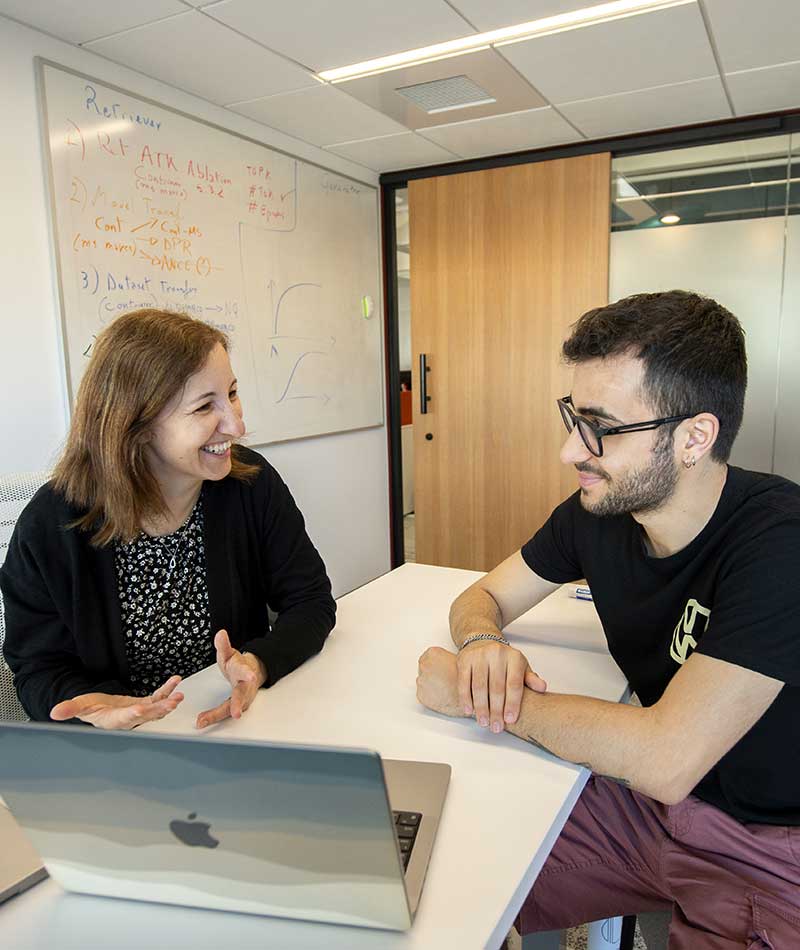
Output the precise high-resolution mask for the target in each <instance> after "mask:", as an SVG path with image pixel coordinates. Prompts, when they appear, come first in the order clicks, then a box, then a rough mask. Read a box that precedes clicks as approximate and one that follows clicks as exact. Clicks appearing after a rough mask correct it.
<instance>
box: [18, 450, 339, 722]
mask: <svg viewBox="0 0 800 950" xmlns="http://www.w3.org/2000/svg"><path fill="white" fill-rule="evenodd" d="M237 453H238V456H239V458H241V459H242V460H243V461H246V462H249V463H250V464H255V465H257V466H258V467H259V469H260V472H259V474H258V475H257V476H256V477H255V478H254V479H253V480H252V481H250V482H243V481H238V480H236V479H234V478H232V477H230V476H228V477H227V478H224V479H222V481H219V482H204V483H203V489H202V504H203V519H204V543H205V558H206V574H207V582H208V600H209V609H210V612H211V633H212V635H213V634H214V633H215V632H216V631H217V630H219V629H222V628H224V629H225V630H227V631H228V634H229V636H230V639H231V643H232V644H233V645H234V646H235V647H236V648H237V649H240V650H247V651H249V652H250V653H254V654H256V655H257V656H259V657H260V658H261V659H262V660H263V661H264V663H265V665H266V668H267V673H268V680H267V685H272V684H273V683H275V682H276V681H277V680H279V679H280V678H281V677H282V676H285V675H286V674H287V673H290V672H291V671H292V670H293V669H295V668H296V667H298V666H299V665H300V664H301V663H303V662H304V661H305V660H307V659H308V657H310V656H312V655H313V654H315V653H318V652H319V651H320V650H321V649H322V646H323V644H324V642H325V639H326V637H327V636H328V634H329V633H330V631H331V629H332V628H333V625H334V619H335V614H336V604H335V602H334V600H333V597H332V596H331V584H330V581H329V580H328V576H327V574H326V572H325V565H324V564H323V563H322V558H321V557H320V556H319V554H318V552H317V550H316V548H315V547H314V545H313V544H312V543H311V540H310V538H309V537H308V535H307V534H306V530H305V524H304V522H303V516H302V515H301V514H300V511H299V510H298V508H297V505H296V504H295V502H294V499H293V498H292V496H291V494H290V493H289V489H288V488H287V487H286V485H285V484H284V482H283V481H282V479H281V477H280V476H279V475H278V473H277V472H276V471H275V469H273V468H272V466H271V465H269V464H268V463H267V462H266V461H265V460H264V459H263V458H262V457H261V456H260V455H258V454H256V453H255V452H252V451H250V450H249V449H244V448H242V447H241V446H239V447H237ZM80 514H81V513H80V511H78V510H77V509H75V508H72V507H71V506H69V505H68V504H67V503H66V501H65V500H64V498H63V497H62V496H60V495H59V494H57V493H56V492H55V491H54V490H53V488H52V487H51V486H50V485H49V484H48V485H45V486H44V487H43V488H41V489H40V490H39V491H38V492H37V494H36V495H35V496H34V498H33V499H32V500H31V502H30V504H29V505H28V506H27V507H26V508H25V510H24V511H23V512H22V514H21V515H20V518H19V520H18V522H17V526H16V529H15V531H14V535H13V537H12V539H11V543H10V546H9V549H8V554H7V556H6V560H5V563H4V564H3V566H2V568H0V590H2V594H3V602H4V605H5V625H6V636H5V643H4V645H3V652H4V654H5V659H6V662H7V663H8V665H9V667H10V668H11V671H12V673H13V674H14V683H15V686H16V689H17V694H18V696H19V698H20V701H21V703H22V705H23V706H24V708H25V710H26V711H27V713H28V715H29V716H30V717H31V718H32V719H38V720H47V719H49V714H50V710H51V709H52V708H53V706H55V705H56V703H59V702H61V701H62V700H64V699H71V698H72V697H74V696H78V695H80V694H81V693H90V692H102V693H115V694H122V695H130V684H129V670H128V660H127V656H126V652H125V641H124V638H123V632H122V618H121V611H120V603H119V595H118V587H117V576H116V569H115V565H114V550H113V545H108V546H106V547H104V548H96V547H92V546H91V545H90V544H89V537H90V534H89V533H88V532H85V531H80V530H78V529H76V528H69V527H68V525H69V524H70V522H73V521H75V519H76V518H77V517H79V516H80ZM268 609H269V610H271V611H272V613H273V615H274V614H277V619H275V620H274V622H273V623H272V626H271V628H270V621H269V614H268Z"/></svg>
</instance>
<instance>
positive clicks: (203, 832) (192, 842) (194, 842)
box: [169, 811, 219, 848]
mask: <svg viewBox="0 0 800 950" xmlns="http://www.w3.org/2000/svg"><path fill="white" fill-rule="evenodd" d="M188 818H189V820H188V821H179V820H178V819H177V818H175V819H173V820H172V821H171V822H170V823H169V830H170V831H171V832H172V833H173V834H174V835H175V837H176V838H177V839H178V841H180V842H181V844H188V845H189V847H190V848H216V847H217V845H218V844H219V841H218V840H217V838H215V837H214V836H213V835H210V834H209V829H210V828H211V825H210V824H208V822H206V821H195V820H194V819H195V818H197V812H194V811H193V812H192V813H191V814H190V815H189V816H188Z"/></svg>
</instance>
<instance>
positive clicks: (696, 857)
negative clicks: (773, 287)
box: [417, 291, 800, 950]
mask: <svg viewBox="0 0 800 950" xmlns="http://www.w3.org/2000/svg"><path fill="white" fill-rule="evenodd" d="M563 355H564V358H565V359H566V361H567V362H568V363H570V364H571V365H572V366H573V367H574V378H573V384H572V392H571V393H570V395H568V396H565V397H563V398H562V399H559V400H558V408H559V411H560V412H561V416H562V419H563V421H564V424H565V427H566V429H567V432H568V433H569V435H568V437H567V439H566V441H565V443H564V446H563V448H562V450H561V461H562V462H563V463H564V464H567V465H572V466H574V468H575V470H576V472H577V476H578V483H579V490H578V491H577V492H576V493H575V494H574V495H572V496H571V497H570V498H568V499H567V500H566V501H565V502H563V503H562V504H561V505H559V506H558V508H556V509H555V511H554V512H553V514H552V515H551V516H550V518H549V519H548V521H547V522H546V523H545V524H544V525H543V526H542V527H541V528H540V529H539V531H537V533H536V534H535V535H534V536H533V537H532V538H531V540H530V541H528V542H527V543H526V544H525V545H524V546H523V548H522V550H521V551H518V552H517V553H515V554H513V555H512V556H511V557H509V558H508V559H507V560H506V561H504V562H503V563H502V564H500V565H499V566H498V567H496V568H495V569H494V570H493V571H491V572H490V573H489V574H487V575H486V576H485V577H483V578H481V580H479V581H478V582H476V583H475V584H474V585H473V586H472V587H470V588H469V589H468V590H466V591H465V592H464V593H463V594H462V595H461V596H460V597H459V598H458V599H457V600H456V601H455V602H454V604H453V606H452V608H451V611H450V628H451V633H452V637H453V642H454V644H455V646H456V647H457V649H458V653H457V654H453V653H450V652H448V651H446V650H442V649H440V648H436V647H434V648H431V649H430V650H428V651H426V653H425V654H423V656H422V657H421V658H420V673H419V678H418V681H417V683H418V688H417V695H418V697H419V699H420V701H421V702H422V703H424V704H425V705H426V706H429V707H430V708H431V709H434V710H436V711H438V712H442V713H446V714H448V715H453V716H474V717H475V719H476V720H477V721H478V723H479V725H481V726H483V727H484V728H487V729H491V730H492V731H493V732H496V733H497V732H502V731H503V730H504V729H505V730H507V731H510V732H512V733H514V734H515V735H517V736H519V737H520V738H522V739H525V740H527V741H528V742H530V743H531V744H532V745H533V746H535V747H536V748H538V749H543V750H545V751H546V752H548V753H551V754H553V755H555V756H558V757H559V758H562V759H565V760H568V761H570V762H575V763H579V764H581V765H583V766H585V767H586V768H588V769H591V771H592V773H593V774H592V776H591V778H590V779H589V782H588V783H587V785H586V787H585V789H584V792H583V794H582V795H581V798H580V800H579V802H578V804H577V805H576V807H575V809H574V811H573V813H572V815H571V817H570V819H569V820H568V821H567V824H566V825H565V827H564V830H563V832H562V834H561V836H560V838H559V839H558V841H557V842H556V845H555V847H554V849H553V851H552V853H551V855H550V857H549V859H548V861H547V863H546V865H545V867H544V868H543V870H542V872H541V874H540V875H539V877H538V879H537V882H536V885H535V887H534V889H533V891H532V892H531V894H530V895H529V897H528V899H527V901H526V902H525V905H524V906H523V909H522V912H521V915H520V925H521V930H522V932H523V933H529V932H532V931H542V930H557V929H562V928H564V927H569V926H573V925H575V924H578V923H582V922H585V921H588V920H597V919H601V918H604V917H611V916H618V915H624V914H635V913H638V912H640V911H646V910H656V909H660V908H670V907H672V908H673V915H672V922H671V928H670V930H671V934H670V947H671V948H674V950H690V948H691V950H702V948H714V950H723V948H734V947H743V948H744V947H753V948H757V947H758V948H761V947H772V948H776V950H783V948H793V947H800V763H798V761H797V751H798V749H800V597H798V594H797V581H796V577H797V573H798V570H800V487H798V486H797V485H795V484H794V483H793V482H790V481H787V480H786V479H783V478H780V477H778V476H773V475H762V474H757V473H754V472H748V471H744V470H742V469H739V468H735V467H733V466H729V465H728V464H727V460H728V457H729V455H730V451H731V447H732V445H733V441H734V439H735V437H736V434H737V432H738V430H739V426H740V424H741V420H742V412H743V406H744V395H745V388H746V384H747V363H746V357H745V347H744V333H743V331H742V329H741V326H740V325H739V323H738V321H737V320H736V318H735V317H734V316H733V315H732V314H731V313H729V312H728V311H727V310H726V309H725V308H724V307H722V306H720V305H719V304H718V303H716V302H715V301H713V300H710V299H707V298H704V297H700V296H698V295H696V294H690V293H686V292H683V291H671V292H668V293H657V294H639V295H636V296H634V297H629V298H626V299H624V300H620V301H618V302H617V303H615V304H610V305H609V306H607V307H602V308H599V309H597V310H592V311H589V312H588V313H586V314H584V315H583V316H582V317H581V319H580V320H579V321H578V322H577V323H576V324H575V325H574V327H573V331H572V334H571V336H570V337H569V339H568V340H567V341H566V342H565V343H564V346H563ZM531 478H536V472H535V471H532V472H531ZM582 578H586V580H587V581H588V583H589V585H590V587H591V590H592V595H593V598H594V601H595V605H596V607H597V611H598V614H599V615H600V618H601V620H602V623H603V629H604V631H605V634H606V637H607V639H608V645H609V649H610V651H611V654H612V656H613V657H614V659H615V660H616V662H617V663H618V664H619V666H620V668H621V669H622V671H623V672H624V673H625V675H626V677H627V678H628V680H629V682H630V684H631V688H632V689H633V690H634V691H635V692H636V694H637V696H638V697H639V699H640V701H641V704H642V706H641V707H637V706H626V705H616V704H613V703H606V702H603V701H601V700H596V699H591V698H588V697H582V696H564V695H557V694H553V693H549V692H548V691H547V686H546V683H545V681H544V680H543V679H542V678H541V676H539V675H538V674H537V673H536V672H534V671H533V670H532V669H531V667H530V666H529V665H528V662H527V660H526V658H525V657H524V656H523V654H522V653H520V652H519V651H518V650H516V649H514V647H513V646H512V645H511V644H510V643H509V642H508V640H507V639H506V638H505V637H504V636H503V629H504V627H506V626H507V625H508V624H509V623H511V621H513V620H514V619H515V618H517V617H519V616H520V615H521V614H522V613H524V612H525V611H526V610H528V609H529V608H530V607H532V606H533V605H534V604H536V603H538V602H539V601H540V600H542V599H543V598H544V597H545V596H547V595H548V594H549V593H550V592H551V591H553V590H555V588H556V587H557V586H558V585H559V584H563V583H567V582H573V581H576V580H580V579H582ZM541 672H542V673H543V674H546V670H542V671H541ZM509 780H510V781H513V776H512V775H510V776H509ZM535 795H536V790H535V789H531V807H535V800H536V799H535ZM498 804H500V803H498Z"/></svg>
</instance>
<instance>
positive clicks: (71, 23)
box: [0, 0, 186, 43]
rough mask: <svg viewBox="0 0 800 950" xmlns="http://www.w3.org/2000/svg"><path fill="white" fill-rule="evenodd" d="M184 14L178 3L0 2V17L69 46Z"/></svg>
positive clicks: (168, 0)
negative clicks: (15, 21)
mask: <svg viewBox="0 0 800 950" xmlns="http://www.w3.org/2000/svg"><path fill="white" fill-rule="evenodd" d="M185 10H186V7H185V6H184V5H183V4H182V3H181V2H180V0H136V3H132V4H127V3H109V2H108V0H61V2H60V3H53V0H0V14H5V15H6V16H10V17H12V18H13V19H15V20H19V21H20V23H25V24H27V25H28V26H32V27H35V28H36V29H37V30H42V31H44V32H45V33H49V34H50V35H51V36H57V37H58V38H59V39H62V40H66V41H67V42H68V43H86V42H87V41H88V40H94V39H97V38H98V37H101V36H108V35H109V33H118V32H119V31H120V30H128V29H130V28H131V27H134V26H141V25H142V24H143V23H150V22H151V21H152V20H158V19H159V18H161V17H166V16H171V15H172V14H173V13H181V12H183V11H185Z"/></svg>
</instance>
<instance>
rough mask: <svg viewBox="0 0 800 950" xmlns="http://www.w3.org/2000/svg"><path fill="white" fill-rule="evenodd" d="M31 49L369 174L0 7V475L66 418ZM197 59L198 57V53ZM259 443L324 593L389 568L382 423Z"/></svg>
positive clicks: (40, 462)
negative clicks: (319, 570) (289, 497)
mask: <svg viewBox="0 0 800 950" xmlns="http://www.w3.org/2000/svg"><path fill="white" fill-rule="evenodd" d="M35 56H42V57H45V58H47V59H51V60H52V61H53V62H56V63H59V64H61V65H64V66H68V67H70V68H72V69H75V70H79V71H81V72H84V73H86V74H88V75H90V76H94V77H96V78H98V79H100V80H104V81H106V82H110V83H113V84H115V85H118V86H122V87H123V88H127V89H130V90H131V91H132V92H135V93H137V94H139V95H141V96H145V97H148V98H151V99H154V100H157V101H159V102H163V103H164V104H165V105H167V106H171V107H173V108H177V109H180V110H182V111H184V112H186V113H188V114H189V115H194V116H197V117H198V118H200V119H205V120H207V121H209V122H214V123H216V124H218V125H220V126H224V127H226V128H229V129H231V130H232V131H234V132H240V133H242V134H244V135H248V136H250V137H251V138H254V139H257V140H259V141H262V142H264V143H265V144H267V145H270V146H273V147H275V148H279V149H282V150H284V151H286V152H290V153H291V154H294V155H297V156H298V157H300V158H304V159H307V160H308V161H312V162H316V163H317V164H321V165H325V166H327V167H329V168H332V169H334V170H336V171H339V172H342V173H343V174H346V175H351V176H352V177H355V178H359V179H360V180H362V181H365V182H368V183H369V184H376V183H377V176H376V175H375V174H374V173H372V172H371V171H368V170H367V169H364V168H361V167H360V166H357V165H353V164H352V163H350V162H348V161H346V160H345V159H341V158H338V157H337V156H335V155H330V154H329V153H327V152H323V151H322V150H320V149H317V148H314V147H313V146H310V145H306V144H304V143H302V142H299V141H297V140H296V139H293V138H291V137H290V136H287V135H283V134H282V133H280V132H277V131H272V130H270V129H265V127H264V126H262V125H259V124H258V123H256V122H253V121H251V120H249V119H246V118H244V117H240V116H236V115H234V114H233V113H230V112H227V111H226V110H224V109H222V108H220V107H218V106H214V105H212V104H211V103H208V102H206V101H205V100H203V99H199V98H197V97H195V96H191V95H188V94H187V93H183V92H180V91H178V90H176V89H174V88H172V87H171V86H167V85H165V84H164V83H160V82H157V81H156V80H153V79H150V78H148V77H146V76H143V75H142V74H140V73H137V72H135V71H133V70H130V69H126V68H124V67H122V66H117V65H115V64H114V63H110V62H108V61H107V60H105V59H102V58H101V57H99V56H96V55H95V54H93V53H89V52H87V51H85V50H81V49H78V48H76V47H73V46H70V45H69V44H67V43H62V42H60V41H59V40H55V39H52V38H51V37H48V36H46V35H45V34H43V33H39V32H37V31H36V30H31V29H28V28H26V27H23V26H20V25H18V24H16V23H13V22H12V21H10V20H6V19H5V18H4V17H2V16H0V64H1V65H0V79H1V80H2V90H3V92H2V95H3V105H4V113H5V114H4V125H3V147H2V149H0V189H2V196H3V197H2V211H0V219H2V229H0V287H2V288H3V290H4V293H5V301H6V302H5V304H4V305H2V307H0V406H2V411H1V412H0V446H2V449H0V474H8V473H11V472H18V471H32V470H37V469H43V468H47V467H49V466H50V465H51V464H52V462H53V460H54V458H55V457H56V455H57V454H58V450H59V446H60V444H61V442H62V440H63V438H64V435H65V433H66V428H67V424H68V413H67V401H66V400H67V396H66V385H65V375H64V364H63V359H62V355H61V341H60V314H59V307H58V292H57V281H56V271H55V264H54V261H53V257H52V253H51V240H50V230H49V228H50V225H49V204H48V198H47V192H46V187H45V180H46V179H45V164H44V159H43V149H42V140H41V134H40V125H39V100H38V94H37V89H36V78H35V68H34V61H33V60H34V57H35ZM198 68H207V64H205V65H204V64H201V63H199V64H198ZM377 240H378V236H377V234H376V241H377ZM245 408H246V407H245ZM261 451H263V453H264V455H266V456H267V457H268V458H269V459H270V461H271V462H273V464H274V465H275V466H276V468H277V469H278V470H279V471H280V472H281V474H282V475H283V477H284V479H285V480H286V482H287V483H288V484H289V487H290V488H291V489H292V491H293V493H294V495H295V498H296V499H297V502H298V504H299V505H300V508H301V509H302V511H303V513H304V515H305V516H306V521H307V523H308V528H309V533H310V534H311V536H312V538H313V539H314V541H315V543H316V544H317V546H318V547H319V549H320V552H321V554H322V556H323V558H324V559H325V563H326V564H327V566H328V570H329V573H330V575H331V580H332V582H333V588H334V594H335V595H337V596H338V595H340V594H342V593H345V592H346V591H348V590H351V589H352V588H354V587H358V586H359V585H360V584H363V583H365V582H366V581H368V580H371V579H372V578H373V577H377V576H378V575H379V574H382V573H384V572H385V571H387V570H389V566H390V561H389V499H388V467H387V466H388V461H387V443H386V430H385V427H381V428H375V429H366V430H363V431H360V432H350V433H346V434H344V435H335V436H326V437H321V438H315V439H305V440H299V441H295V442H289V443H285V444H282V445H278V446H272V447H267V448H265V449H263V450H261Z"/></svg>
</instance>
